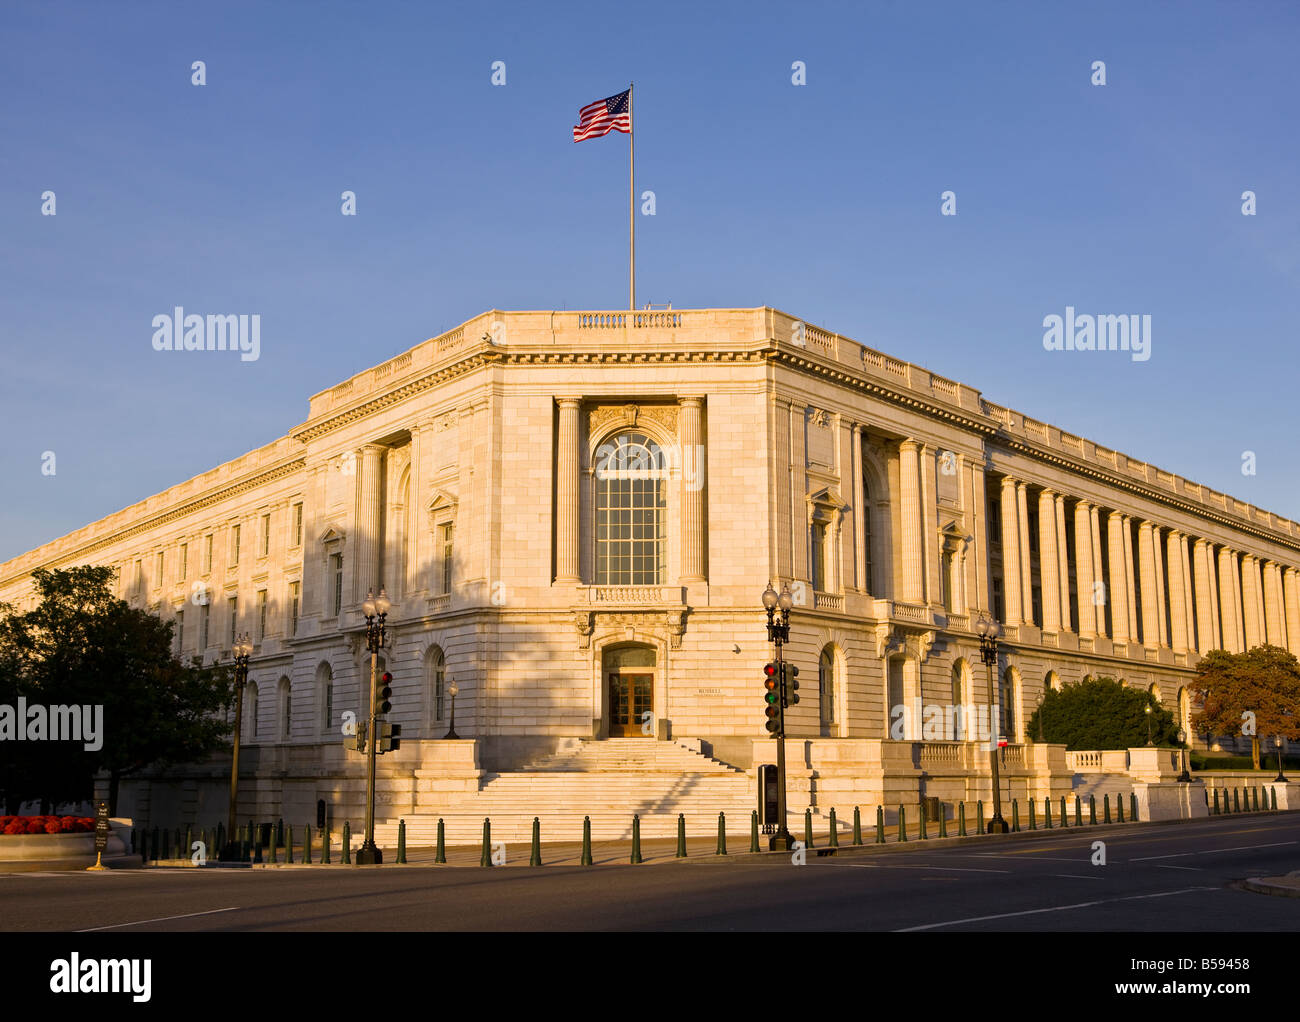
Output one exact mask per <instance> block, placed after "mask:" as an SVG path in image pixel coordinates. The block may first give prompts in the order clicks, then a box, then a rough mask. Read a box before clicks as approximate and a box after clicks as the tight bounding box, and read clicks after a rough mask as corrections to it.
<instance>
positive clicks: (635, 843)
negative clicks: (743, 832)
mask: <svg viewBox="0 0 1300 1022" xmlns="http://www.w3.org/2000/svg"><path fill="white" fill-rule="evenodd" d="M752 829H753V831H754V835H753V837H754V840H753V841H751V842H750V843H751V844H752V845H755V846H757V844H758V810H757V809H755V810H754V826H753V828H752ZM754 850H755V849H751V851H754ZM643 862H645V859H643V858H641V816H640V814H638V813H634V814H633V815H632V865H633V866H639V865H640V864H641V863H643ZM537 865H539V866H540V865H541V862H538V863H537Z"/></svg>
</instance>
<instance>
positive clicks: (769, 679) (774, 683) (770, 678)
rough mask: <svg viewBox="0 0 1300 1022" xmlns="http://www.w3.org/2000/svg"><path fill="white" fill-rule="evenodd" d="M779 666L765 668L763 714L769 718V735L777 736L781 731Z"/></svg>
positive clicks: (765, 666) (770, 664) (767, 665)
mask: <svg viewBox="0 0 1300 1022" xmlns="http://www.w3.org/2000/svg"><path fill="white" fill-rule="evenodd" d="M778 673H779V672H778V670H777V665H776V664H773V663H768V664H765V665H764V666H763V703H764V707H763V713H764V715H765V716H766V717H767V724H766V727H767V731H768V734H773V735H774V734H776V733H777V732H778V731H779V730H780V729H781V720H780V718H781V694H780V681H779V678H778Z"/></svg>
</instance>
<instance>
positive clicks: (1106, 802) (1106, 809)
mask: <svg viewBox="0 0 1300 1022" xmlns="http://www.w3.org/2000/svg"><path fill="white" fill-rule="evenodd" d="M1101 810H1102V812H1101V822H1102V823H1110V792H1107V793H1106V794H1105V795H1102V797H1101Z"/></svg>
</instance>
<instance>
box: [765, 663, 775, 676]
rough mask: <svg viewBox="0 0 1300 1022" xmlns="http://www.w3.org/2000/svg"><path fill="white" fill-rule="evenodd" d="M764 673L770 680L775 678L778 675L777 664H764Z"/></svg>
mask: <svg viewBox="0 0 1300 1022" xmlns="http://www.w3.org/2000/svg"><path fill="white" fill-rule="evenodd" d="M763 673H764V674H766V675H767V676H768V677H769V678H775V677H776V674H777V670H776V664H774V663H767V664H764V665H763Z"/></svg>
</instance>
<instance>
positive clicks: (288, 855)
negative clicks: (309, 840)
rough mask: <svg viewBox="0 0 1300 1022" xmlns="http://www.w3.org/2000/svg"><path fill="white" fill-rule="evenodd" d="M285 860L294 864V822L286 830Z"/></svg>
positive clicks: (289, 863) (287, 863) (290, 864)
mask: <svg viewBox="0 0 1300 1022" xmlns="http://www.w3.org/2000/svg"><path fill="white" fill-rule="evenodd" d="M284 861H285V864H286V865H289V866H292V865H293V824H292V823H291V824H289V826H288V827H287V828H286V829H285V832H284Z"/></svg>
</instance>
